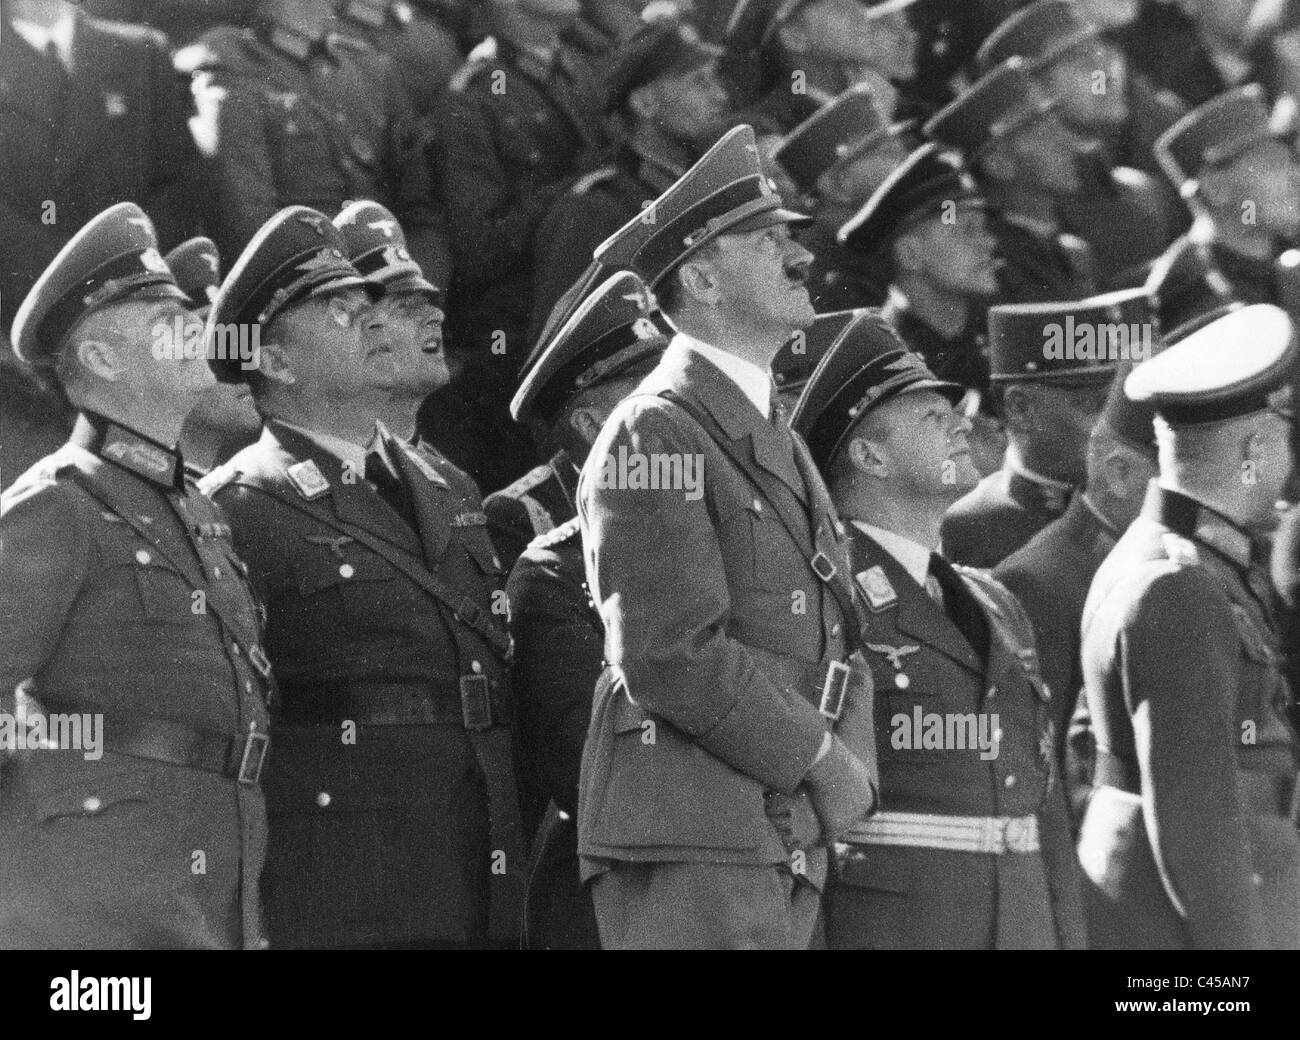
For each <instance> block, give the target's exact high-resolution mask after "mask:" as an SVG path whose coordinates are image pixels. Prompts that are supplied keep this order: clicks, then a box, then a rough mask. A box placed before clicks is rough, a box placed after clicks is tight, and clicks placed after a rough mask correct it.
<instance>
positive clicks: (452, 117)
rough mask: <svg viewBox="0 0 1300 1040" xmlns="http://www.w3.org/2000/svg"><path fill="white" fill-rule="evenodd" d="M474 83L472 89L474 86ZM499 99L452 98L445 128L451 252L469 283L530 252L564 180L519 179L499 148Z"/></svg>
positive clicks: (514, 263) (487, 278)
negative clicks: (493, 112) (494, 114)
mask: <svg viewBox="0 0 1300 1040" xmlns="http://www.w3.org/2000/svg"><path fill="white" fill-rule="evenodd" d="M471 89H473V88H472V87H471ZM493 103H496V104H504V103H505V102H503V101H501V100H498V101H496V102H493V101H491V100H485V99H480V98H477V97H475V96H473V95H469V94H460V95H456V96H454V97H453V98H452V99H451V100H450V102H449V104H448V112H447V121H446V125H445V126H444V128H443V131H442V137H443V143H444V146H445V157H444V160H443V177H444V188H443V194H444V197H445V198H446V200H447V208H448V215H449V217H450V220H451V233H452V254H453V257H454V261H455V264H456V269H457V272H458V274H459V276H460V277H463V278H464V279H465V280H466V281H468V282H471V283H480V282H486V281H490V280H493V279H495V278H499V277H500V276H501V275H502V274H503V273H504V272H508V271H512V270H515V269H516V268H519V267H520V266H521V265H523V264H525V263H526V262H527V261H528V259H529V258H530V256H531V250H532V244H533V232H534V230H535V229H536V227H537V224H538V223H539V222H540V220H541V218H542V215H543V214H544V213H545V212H546V209H547V207H548V206H550V204H551V203H552V202H553V201H554V200H555V199H556V198H558V197H559V195H560V194H561V193H562V192H563V191H564V190H565V189H566V188H567V182H566V181H560V182H557V183H555V184H549V185H541V186H531V185H527V184H516V183H514V182H513V181H512V180H511V178H510V177H509V175H508V173H507V171H506V169H505V167H504V166H503V165H502V163H501V160H500V157H499V155H498V153H497V144H496V141H495V140H494V138H493V134H494V124H493V120H492V118H491V116H490V114H489V112H488V111H487V110H486V109H487V106H489V105H491V104H493Z"/></svg>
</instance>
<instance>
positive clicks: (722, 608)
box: [578, 339, 847, 876]
mask: <svg viewBox="0 0 1300 1040" xmlns="http://www.w3.org/2000/svg"><path fill="white" fill-rule="evenodd" d="M662 391H671V392H672V393H674V394H676V395H678V396H679V397H680V398H683V399H687V400H688V401H689V402H691V406H692V407H695V408H697V409H698V410H701V411H703V412H704V413H705V414H707V415H708V416H709V417H711V419H712V420H713V421H715V422H716V423H717V424H718V426H719V427H720V428H721V436H724V437H725V438H727V442H728V443H729V444H730V445H732V446H734V449H735V451H736V452H738V453H739V454H740V456H741V457H742V458H743V459H744V460H745V467H744V469H743V470H742V469H741V468H740V467H739V466H738V465H737V464H735V463H733V462H732V461H731V458H730V456H729V455H728V454H726V453H724V451H723V450H722V449H721V448H720V447H719V444H718V442H717V441H716V440H714V439H713V437H712V436H710V434H709V433H707V432H706V431H705V429H703V428H702V427H701V426H700V425H699V424H698V423H697V422H696V421H695V420H694V419H693V418H692V417H691V416H690V415H689V414H687V413H686V412H685V411H684V410H683V408H682V407H681V406H680V405H678V404H676V403H674V402H671V401H669V400H666V399H665V398H663V397H662V396H660V393H661V392H662ZM778 421H780V420H778ZM782 429H784V431H785V433H784V437H783V436H782ZM790 436H791V435H790V434H789V432H788V427H777V426H775V425H774V424H772V423H770V422H768V421H766V420H765V419H764V418H763V417H762V415H761V414H760V413H759V412H758V411H757V410H756V409H755V408H754V406H753V404H752V403H751V402H750V401H749V399H748V398H746V397H745V396H744V394H743V392H742V391H741V390H740V389H739V387H737V386H736V385H735V384H734V383H733V382H732V381H731V379H730V378H728V377H727V376H725V375H724V374H723V373H722V372H721V371H719V370H718V369H717V368H715V367H714V366H713V365H712V364H711V363H709V362H708V361H706V360H705V359H704V358H702V357H701V356H700V355H698V354H695V353H693V352H692V351H690V350H689V349H687V348H686V346H685V344H684V343H683V341H682V340H680V339H676V340H674V341H673V342H672V343H671V344H670V345H669V347H668V349H667V351H666V352H665V353H664V356H663V358H662V360H661V361H660V363H659V365H658V366H657V367H656V369H655V370H654V371H653V372H652V373H651V374H650V375H649V376H647V377H646V379H645V380H644V381H643V382H642V384H641V385H640V387H639V388H638V389H637V391H636V392H635V393H634V394H633V395H632V396H631V397H629V398H627V399H625V400H624V401H623V402H621V403H620V404H619V406H618V408H617V409H616V410H615V411H614V414H613V415H612V416H611V418H610V420H609V421H608V422H607V423H606V425H605V427H604V430H603V431H602V432H601V435H600V437H599V438H598V439H597V441H596V443H595V445H594V447H593V448H592V452H591V454H590V456H589V457H588V459H587V463H586V465H585V467H584V469H583V473H582V477H581V479H580V481H579V491H578V502H579V504H578V511H579V517H580V518H581V524H582V537H583V547H584V552H585V554H586V565H587V579H588V584H589V586H590V588H591V590H592V597H593V599H594V600H595V602H596V604H597V606H598V607H599V609H600V613H601V617H602V619H603V621H604V623H605V659H606V661H607V662H608V663H609V665H610V666H611V669H610V670H609V671H607V672H606V674H605V675H604V676H602V681H601V683H600V685H599V686H598V688H597V691H596V697H595V702H594V707H593V712H592V721H591V728H590V730H589V732H588V735H587V743H586V747H585V749H584V752H583V762H582V777H581V784H580V787H579V797H578V835H579V836H578V841H579V845H578V848H579V852H580V854H581V855H582V857H583V870H584V873H585V874H586V875H588V876H589V875H591V874H593V873H595V872H597V871H598V870H599V869H600V862H599V861H600V860H602V859H615V860H642V861H651V862H664V861H676V862H697V863H707V862H727V863H742V864H775V863H781V862H783V861H785V860H786V858H787V857H786V852H785V850H784V848H783V847H782V843H781V840H780V838H779V836H778V834H777V832H776V830H775V828H774V827H773V826H772V824H771V823H770V822H769V821H768V819H767V817H766V815H765V813H764V808H763V794H764V791H765V790H769V789H774V790H778V791H783V792H786V793H791V792H793V791H794V790H795V789H796V788H797V787H798V786H799V784H800V783H801V781H802V780H803V778H804V775H805V774H806V772H807V770H808V768H809V766H811V764H812V761H813V758H814V756H815V755H816V753H817V750H818V748H819V747H820V745H821V742H822V738H823V736H824V734H825V732H826V725H825V723H824V720H823V718H822V716H821V715H820V713H819V711H818V709H817V705H816V702H817V699H818V698H819V696H820V691H821V688H822V683H823V678H824V676H825V674H826V667H827V662H828V661H830V660H832V659H834V660H843V656H844V653H845V632H844V619H843V617H842V616H841V615H840V612H839V609H838V607H837V605H836V602H835V599H834V598H833V596H832V594H831V593H829V592H828V591H827V590H826V589H825V587H824V586H823V585H822V583H821V582H820V581H819V580H818V579H817V578H816V577H815V576H814V574H813V572H812V570H811V567H810V564H809V563H808V561H807V557H806V556H805V552H807V553H808V556H811V555H812V551H813V550H812V548H811V546H812V544H813V541H814V538H816V539H817V541H818V543H819V544H822V545H824V546H825V549H824V550H823V551H825V552H827V554H828V555H829V556H831V557H832V558H835V557H837V556H839V557H840V559H841V563H840V564H837V575H836V578H835V579H834V580H843V574H844V567H845V566H847V560H846V559H844V558H843V557H842V555H841V554H842V553H843V543H842V542H841V541H840V540H839V536H838V535H836V534H835V530H834V524H835V521H834V519H833V515H832V511H831V507H830V505H829V498H828V497H827V496H826V493H825V490H824V487H823V486H822V485H821V482H820V479H819V478H816V476H815V474H813V479H814V481H815V482H816V483H815V485H814V487H813V488H812V489H811V490H810V489H809V488H808V487H807V485H806V484H805V482H804V478H803V476H802V475H801V473H800V468H799V467H798V466H797V465H796V463H795V461H794V459H793V457H792V455H791V454H789V453H790V451H791V449H790V447H789V445H790V443H791V442H790V440H789V439H788V438H789V437H790ZM801 450H803V449H801ZM620 452H622V453H623V454H624V455H625V457H634V456H636V455H641V456H643V457H644V458H646V459H647V460H650V459H653V458H656V457H659V458H664V459H671V458H672V457H674V456H675V457H678V458H682V459H683V460H684V459H686V458H691V459H698V460H700V461H699V464H700V465H702V466H703V469H702V473H703V477H704V479H703V486H702V491H703V493H702V495H700V496H699V497H696V498H694V499H692V498H688V497H687V493H686V492H684V491H683V490H680V489H678V490H658V491H654V490H647V489H642V488H640V487H639V486H636V485H635V484H634V483H633V481H632V480H624V479H621V478H619V477H618V476H617V474H611V476H610V477H609V478H600V477H598V474H601V473H603V472H609V470H608V465H607V464H606V463H605V462H603V461H602V460H605V459H606V458H607V457H608V458H610V459H611V460H615V461H617V459H618V457H619V455H620ZM811 466H812V464H811V461H809V462H808V463H807V469H808V470H809V471H811ZM629 472H630V471H629ZM697 472H700V471H699V470H697ZM602 484H612V485H614V486H611V487H604V486H602ZM814 504H815V505H814ZM814 508H815V509H816V512H815V513H814V512H813V509H814ZM785 516H788V517H790V518H791V519H790V520H789V521H786V520H784V519H783V517H785ZM814 519H815V525H816V531H817V534H814ZM787 522H788V523H789V525H790V526H787ZM801 607H802V608H803V609H802V611H801V610H800V609H799V608H801ZM608 680H615V681H608Z"/></svg>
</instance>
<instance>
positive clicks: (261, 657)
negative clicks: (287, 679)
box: [248, 643, 271, 679]
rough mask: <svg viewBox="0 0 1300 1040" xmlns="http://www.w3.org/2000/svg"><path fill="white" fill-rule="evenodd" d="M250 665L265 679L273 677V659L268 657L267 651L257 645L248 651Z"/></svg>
mask: <svg viewBox="0 0 1300 1040" xmlns="http://www.w3.org/2000/svg"><path fill="white" fill-rule="evenodd" d="M248 663H249V664H251V665H252V666H253V669H254V670H255V671H256V672H257V674H258V675H260V676H261V677H262V678H263V679H269V678H270V677H271V659H270V658H269V657H267V656H266V651H265V650H263V649H262V648H261V647H260V646H258V645H257V644H256V643H255V644H253V646H252V647H251V648H250V649H249V651H248Z"/></svg>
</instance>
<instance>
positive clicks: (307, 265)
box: [298, 249, 343, 274]
mask: <svg viewBox="0 0 1300 1040" xmlns="http://www.w3.org/2000/svg"><path fill="white" fill-rule="evenodd" d="M341 259H343V257H342V254H341V253H339V251H338V250H337V249H322V250H321V251H320V252H318V253H316V254H315V255H314V256H309V257H308V258H307V259H306V260H304V261H303V262H302V263H300V264H299V265H298V270H299V272H301V273H302V274H306V273H307V272H308V271H315V270H318V269H320V268H322V267H331V266H333V264H334V263H335V261H337V260H341Z"/></svg>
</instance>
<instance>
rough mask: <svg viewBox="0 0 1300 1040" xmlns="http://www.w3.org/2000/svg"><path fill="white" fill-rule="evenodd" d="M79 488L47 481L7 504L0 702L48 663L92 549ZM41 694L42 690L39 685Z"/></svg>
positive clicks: (0, 509)
mask: <svg viewBox="0 0 1300 1040" xmlns="http://www.w3.org/2000/svg"><path fill="white" fill-rule="evenodd" d="M82 510H83V506H82V505H81V504H80V503H78V501H77V500H76V497H75V492H74V491H72V490H71V489H69V488H66V487H64V486H61V485H57V484H53V483H47V484H42V485H39V486H37V487H35V488H32V489H31V490H29V491H25V492H21V493H19V494H16V495H13V496H12V497H11V496H10V495H6V496H5V497H4V499H3V503H2V504H0V705H6V704H7V705H8V706H9V710H11V709H12V706H13V702H12V697H13V695H14V689H15V687H17V686H18V685H19V684H20V683H22V682H24V681H25V680H27V679H30V678H31V677H32V676H34V675H36V673H37V672H39V671H40V670H41V668H42V667H43V666H44V665H45V663H46V662H47V661H48V660H49V658H50V655H51V654H52V653H53V651H54V649H55V647H56V646H57V644H58V642H59V637H60V636H61V634H62V632H63V627H64V623H65V621H66V620H67V617H68V613H69V611H70V610H71V608H72V604H73V603H74V602H75V601H76V598H77V595H78V594H79V592H80V591H81V586H82V583H83V581H84V580H85V577H86V574H87V572H88V568H89V559H90V554H91V552H92V548H91V539H90V537H89V534H88V533H87V519H86V517H85V516H84V515H83V512H82ZM35 694H36V697H37V698H38V699H39V698H40V696H41V691H40V690H39V689H38V690H36V691H35Z"/></svg>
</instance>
